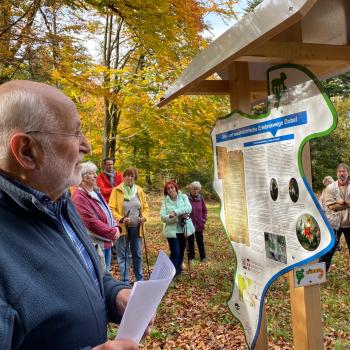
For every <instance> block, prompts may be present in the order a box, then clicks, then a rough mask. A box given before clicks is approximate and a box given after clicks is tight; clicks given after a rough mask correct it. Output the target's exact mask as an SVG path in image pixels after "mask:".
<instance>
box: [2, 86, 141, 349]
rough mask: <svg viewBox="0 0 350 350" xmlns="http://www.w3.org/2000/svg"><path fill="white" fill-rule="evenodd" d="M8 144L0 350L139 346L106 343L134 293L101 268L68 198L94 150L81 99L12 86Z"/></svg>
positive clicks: (5, 123)
mask: <svg viewBox="0 0 350 350" xmlns="http://www.w3.org/2000/svg"><path fill="white" fill-rule="evenodd" d="M0 139H1V142H0V218H1V220H0V267H1V268H0V349H1V350H7V349H20V350H29V349H31V350H34V349H35V350H38V349H50V350H63V349H64V350H66V349H82V348H83V349H91V348H92V347H93V349H95V350H133V349H138V345H137V344H135V343H134V342H133V341H131V340H127V339H126V340H118V341H107V336H106V333H107V321H111V322H118V321H120V318H121V316H122V314H123V312H124V309H125V306H126V303H127V300H128V298H129V295H130V290H129V289H128V287H127V285H125V284H123V283H121V282H117V281H116V280H114V279H113V277H112V276H111V275H110V274H108V273H103V272H102V271H101V269H100V268H99V265H98V257H97V254H96V251H95V250H94V247H93V245H92V244H91V243H90V241H89V239H88V236H87V235H86V232H85V229H84V226H83V224H82V222H81V220H80V219H79V216H78V215H77V213H76V211H75V210H74V207H73V205H72V203H71V201H70V199H69V198H68V196H67V188H68V187H70V186H74V185H78V184H79V183H80V162H81V160H82V158H83V157H84V155H85V154H87V153H88V152H89V150H90V148H89V145H88V142H87V140H86V138H85V137H84V135H83V134H82V132H81V126H80V118H79V114H78V112H77V109H76V107H75V105H74V103H73V102H72V101H71V100H70V99H68V98H67V97H66V96H65V95H64V94H63V93H62V92H61V91H59V90H57V89H55V88H53V87H50V86H48V85H45V84H40V83H35V82H30V81H19V80H18V81H12V82H8V83H5V84H3V85H1V86H0Z"/></svg>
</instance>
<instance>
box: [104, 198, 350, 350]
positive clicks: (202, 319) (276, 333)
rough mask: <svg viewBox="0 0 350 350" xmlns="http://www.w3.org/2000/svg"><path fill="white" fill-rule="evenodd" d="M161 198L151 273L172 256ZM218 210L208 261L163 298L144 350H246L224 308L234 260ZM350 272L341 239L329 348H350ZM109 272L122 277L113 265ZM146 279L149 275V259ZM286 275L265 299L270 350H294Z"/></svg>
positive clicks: (151, 238) (150, 242)
mask: <svg viewBox="0 0 350 350" xmlns="http://www.w3.org/2000/svg"><path fill="white" fill-rule="evenodd" d="M161 199H162V198H161V197H159V196H150V197H149V204H150V208H151V213H150V217H149V220H148V223H147V235H146V240H147V250H148V255H149V257H150V268H151V269H152V266H153V265H154V263H155V260H156V257H157V255H158V252H159V250H163V251H164V252H166V253H168V251H169V249H168V245H167V241H166V240H165V239H164V238H163V236H162V223H161V222H160V219H159V210H160V205H161ZM219 208H220V207H219V203H218V202H210V203H208V222H207V225H206V230H205V246H206V251H207V258H208V261H207V262H206V263H201V262H200V261H199V260H195V261H194V262H193V263H192V262H191V279H190V278H189V273H188V267H187V262H186V267H185V269H184V273H183V274H182V276H181V277H180V278H179V279H177V280H176V281H175V282H174V283H173V285H172V286H171V287H170V288H169V289H168V291H167V293H166V295H165V296H164V298H163V300H162V303H161V305H160V307H159V309H158V312H157V318H156V321H155V324H154V326H153V329H152V332H151V334H150V336H148V337H147V338H146V339H145V340H143V341H142V344H141V348H142V349H147V350H150V349H154V350H156V349H176V350H177V349H178V350H182V349H186V350H197V349H198V350H229V349H237V350H240V349H247V346H246V344H245V339H244V333H243V331H242V328H241V326H240V324H239V322H238V321H237V320H236V319H235V318H234V317H233V316H232V314H231V312H230V311H229V309H228V306H227V304H226V302H227V300H228V299H229V297H230V295H231V291H232V281H233V273H234V266H235V257H234V253H233V251H232V249H231V247H230V243H229V240H228V239H227V237H226V235H225V233H224V230H223V227H222V224H221V221H220V218H219ZM197 255H198V254H197ZM196 258H197V259H198V256H197V257H196ZM349 267H350V257H349V253H348V250H347V248H346V244H345V241H344V239H342V242H341V251H340V252H336V254H335V256H334V258H333V265H332V266H331V269H330V272H329V274H328V281H327V282H326V283H325V284H323V285H321V307H322V313H323V335H324V348H325V349H336V350H348V349H350V316H349V315H350V268H349ZM111 271H112V273H113V274H114V275H115V276H116V277H118V268H117V266H116V264H115V263H113V264H112V267H111ZM144 275H145V276H147V273H146V264H145V254H144ZM285 276H286V275H285ZM285 276H282V277H280V278H278V279H277V280H276V281H275V282H274V283H273V284H272V285H271V287H270V288H269V291H268V293H267V299H266V313H267V323H268V337H269V349H273V350H277V349H280V350H282V349H283V350H287V349H293V337H292V329H291V312H290V301H289V284H288V278H286V277H285ZM115 332H116V328H114V326H112V325H111V326H110V330H109V333H110V337H111V338H113V337H114V335H115Z"/></svg>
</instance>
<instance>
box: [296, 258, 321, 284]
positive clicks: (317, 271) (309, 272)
mask: <svg viewBox="0 0 350 350" xmlns="http://www.w3.org/2000/svg"><path fill="white" fill-rule="evenodd" d="M324 282H326V263H324V262H322V263H317V264H312V265H304V266H300V267H298V268H296V269H294V287H305V286H311V285H313V284H320V283H324Z"/></svg>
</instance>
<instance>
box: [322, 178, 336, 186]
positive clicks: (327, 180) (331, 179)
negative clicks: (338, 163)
mask: <svg viewBox="0 0 350 350" xmlns="http://www.w3.org/2000/svg"><path fill="white" fill-rule="evenodd" d="M327 182H328V184H331V183H332V182H334V179H333V177H332V176H325V177H324V178H323V180H322V184H323V186H326V183H327Z"/></svg>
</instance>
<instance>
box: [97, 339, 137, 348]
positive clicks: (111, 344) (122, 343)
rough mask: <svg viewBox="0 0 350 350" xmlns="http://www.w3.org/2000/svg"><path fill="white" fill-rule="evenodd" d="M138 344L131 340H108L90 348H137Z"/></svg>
mask: <svg viewBox="0 0 350 350" xmlns="http://www.w3.org/2000/svg"><path fill="white" fill-rule="evenodd" d="M138 349H139V346H138V345H137V344H136V343H135V342H134V341H132V340H129V339H120V340H110V341H107V342H105V343H104V344H101V345H99V346H96V347H94V348H92V350H138Z"/></svg>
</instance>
